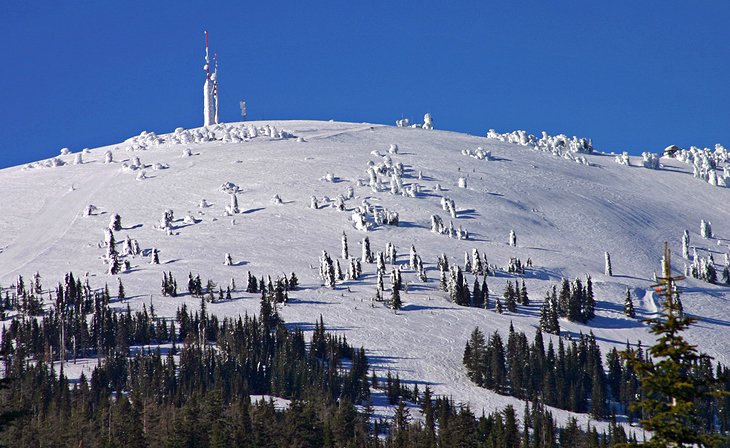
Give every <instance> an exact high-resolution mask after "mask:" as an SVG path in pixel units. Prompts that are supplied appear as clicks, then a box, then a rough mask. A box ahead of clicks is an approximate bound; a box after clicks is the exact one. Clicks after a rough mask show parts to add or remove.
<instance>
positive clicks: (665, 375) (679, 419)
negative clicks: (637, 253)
mask: <svg viewBox="0 0 730 448" xmlns="http://www.w3.org/2000/svg"><path fill="white" fill-rule="evenodd" d="M663 265H664V266H663V276H662V277H661V278H659V285H658V290H659V294H660V295H662V296H664V298H665V300H664V303H663V306H662V310H661V315H660V317H658V318H654V319H647V320H646V322H647V323H648V324H649V327H650V330H649V331H650V332H651V333H652V334H654V335H656V336H657V341H656V343H655V344H654V345H653V346H651V348H649V354H650V355H651V356H652V358H653V361H652V360H648V359H644V358H643V357H642V356H640V355H638V354H637V352H636V351H630V352H624V353H623V355H624V357H625V358H626V359H627V361H628V363H629V365H630V366H631V367H632V368H633V369H634V370H635V371H636V372H637V374H638V376H639V379H640V381H641V388H642V390H643V391H644V392H643V394H642V398H641V400H640V401H638V402H636V403H635V404H634V405H633V408H634V409H636V408H639V409H641V410H642V411H643V413H644V415H645V416H646V417H645V418H644V419H642V420H641V424H642V425H643V427H644V428H645V429H647V430H649V431H654V434H653V436H652V438H651V440H649V441H647V442H645V443H644V446H647V447H669V446H676V447H679V446H687V445H693V444H696V445H700V446H712V445H715V444H716V443H717V442H718V441H719V439H718V437H717V436H714V435H712V434H709V433H707V432H706V429H705V427H704V426H703V424H702V419H701V418H700V411H699V410H698V409H697V408H696V407H695V402H696V400H697V399H702V398H712V397H714V396H717V395H719V392H717V388H716V385H715V384H714V381H712V380H709V379H707V378H706V377H704V376H701V375H693V374H692V370H693V366H694V365H696V363H699V362H703V361H707V360H708V359H709V356H708V355H705V354H701V353H699V352H698V351H697V348H696V346H694V345H691V344H690V343H689V342H687V341H686V340H685V339H684V337H683V336H682V332H683V331H685V330H687V329H688V328H689V327H690V326H691V325H692V324H693V323H694V322H696V321H697V319H696V318H694V317H690V316H687V315H684V314H682V313H681V310H680V309H679V303H680V301H679V295H678V292H677V290H676V289H675V282H676V281H677V280H679V279H681V277H672V273H671V261H670V251H669V247H668V244H667V243H664V259H663Z"/></svg>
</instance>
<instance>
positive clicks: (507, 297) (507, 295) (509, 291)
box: [504, 281, 517, 313]
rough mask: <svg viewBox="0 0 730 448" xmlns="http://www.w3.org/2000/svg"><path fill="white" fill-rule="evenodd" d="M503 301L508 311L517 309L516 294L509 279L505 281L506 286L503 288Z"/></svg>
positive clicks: (512, 311) (511, 311)
mask: <svg viewBox="0 0 730 448" xmlns="http://www.w3.org/2000/svg"><path fill="white" fill-rule="evenodd" d="M504 303H505V305H506V306H507V311H509V312H510V313H514V312H515V311H516V310H517V300H516V294H515V290H514V288H513V287H512V282H511V281H507V286H505V288H504Z"/></svg>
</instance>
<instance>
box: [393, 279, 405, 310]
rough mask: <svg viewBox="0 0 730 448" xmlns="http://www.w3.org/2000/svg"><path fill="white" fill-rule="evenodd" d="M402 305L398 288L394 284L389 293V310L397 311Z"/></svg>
mask: <svg viewBox="0 0 730 448" xmlns="http://www.w3.org/2000/svg"><path fill="white" fill-rule="evenodd" d="M402 305H403V302H401V299H400V291H399V290H398V286H397V285H395V284H394V285H393V288H392V291H391V293H390V309H392V310H396V311H398V310H399V309H401V306H402Z"/></svg>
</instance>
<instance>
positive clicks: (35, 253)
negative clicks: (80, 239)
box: [0, 170, 119, 277]
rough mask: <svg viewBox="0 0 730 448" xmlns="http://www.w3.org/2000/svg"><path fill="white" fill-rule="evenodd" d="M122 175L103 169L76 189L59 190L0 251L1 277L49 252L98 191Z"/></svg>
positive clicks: (18, 271) (85, 178)
mask: <svg viewBox="0 0 730 448" xmlns="http://www.w3.org/2000/svg"><path fill="white" fill-rule="evenodd" d="M118 174H119V172H118V171H117V170H114V171H108V170H99V172H97V173H94V174H93V175H91V176H86V177H83V178H82V179H83V182H82V183H80V184H76V185H75V188H74V189H73V190H59V191H58V193H57V194H55V195H53V196H49V197H47V198H46V199H45V200H44V202H43V205H42V206H41V208H40V210H38V212H37V213H36V215H35V217H34V218H33V219H32V220H30V222H29V225H28V227H27V228H25V229H24V230H23V231H22V232H21V233H20V234H19V235H18V237H17V238H16V239H15V240H14V241H13V242H11V243H10V244H8V246H7V247H6V248H5V250H3V251H2V252H0V266H2V267H4V268H5V270H4V271H3V272H1V273H0V277H4V276H8V275H10V274H18V273H20V271H21V270H22V269H23V268H24V267H25V266H26V265H28V264H29V263H31V262H33V261H34V260H36V259H38V258H39V257H41V256H42V255H43V254H45V253H47V252H48V251H49V250H50V249H51V248H52V247H53V246H54V245H55V244H56V243H57V242H58V241H59V240H60V239H61V238H63V236H64V235H65V234H66V233H67V232H68V231H69V229H70V228H71V226H73V224H74V222H76V219H78V217H79V216H80V215H82V214H83V212H84V208H85V207H86V206H87V205H89V204H90V203H91V200H92V198H93V197H94V195H95V194H96V193H97V191H99V190H100V189H101V188H103V187H104V186H105V185H106V184H107V183H109V181H111V180H112V179H113V178H115V177H116V176H117V175H118ZM59 188H64V189H65V186H63V187H61V186H59ZM69 255H71V254H69Z"/></svg>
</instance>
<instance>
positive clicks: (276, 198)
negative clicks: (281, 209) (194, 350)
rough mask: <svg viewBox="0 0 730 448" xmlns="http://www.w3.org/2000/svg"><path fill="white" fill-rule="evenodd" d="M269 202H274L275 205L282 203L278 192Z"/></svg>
mask: <svg viewBox="0 0 730 448" xmlns="http://www.w3.org/2000/svg"><path fill="white" fill-rule="evenodd" d="M271 203H272V204H276V205H279V204H282V203H283V202H282V200H281V198H280V197H279V194H278V193H277V194H275V195H274V197H272V198H271Z"/></svg>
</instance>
